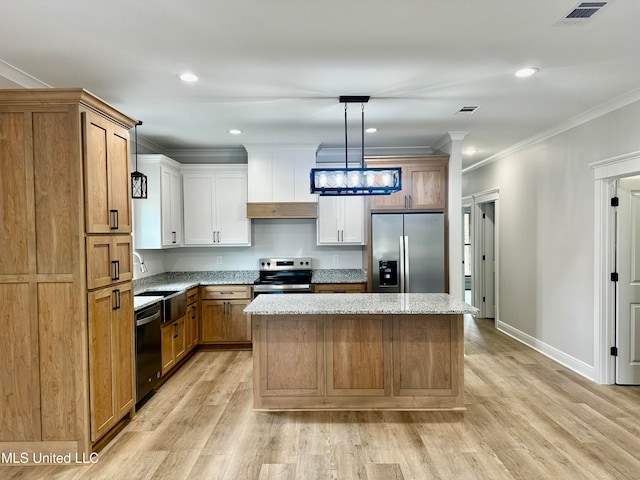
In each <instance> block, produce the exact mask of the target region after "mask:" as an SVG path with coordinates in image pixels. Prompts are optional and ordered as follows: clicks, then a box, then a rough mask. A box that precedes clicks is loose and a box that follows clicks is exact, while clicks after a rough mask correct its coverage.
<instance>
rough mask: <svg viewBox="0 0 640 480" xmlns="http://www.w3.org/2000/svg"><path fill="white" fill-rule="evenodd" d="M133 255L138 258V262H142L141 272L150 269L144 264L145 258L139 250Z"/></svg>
mask: <svg viewBox="0 0 640 480" xmlns="http://www.w3.org/2000/svg"><path fill="white" fill-rule="evenodd" d="M133 256H134V257H135V258H137V259H138V262H139V263H140V273H145V272H146V271H147V270H148V269H147V266H146V265H145V264H144V259H143V258H142V255H140V254H139V253H138V252H133ZM134 263H135V262H134Z"/></svg>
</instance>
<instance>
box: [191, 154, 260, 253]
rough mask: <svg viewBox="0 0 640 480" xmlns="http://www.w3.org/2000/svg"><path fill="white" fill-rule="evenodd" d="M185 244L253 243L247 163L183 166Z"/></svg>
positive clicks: (220, 244) (239, 244) (241, 244)
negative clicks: (248, 199)
mask: <svg viewBox="0 0 640 480" xmlns="http://www.w3.org/2000/svg"><path fill="white" fill-rule="evenodd" d="M182 187H183V192H184V194H183V205H184V245H185V246H187V245H189V246H196V245H198V246H246V245H251V221H250V220H249V219H248V218H247V210H246V204H247V167H246V166H245V165H233V166H227V165H225V166H218V165H215V166H213V165H207V166H202V165H183V167H182Z"/></svg>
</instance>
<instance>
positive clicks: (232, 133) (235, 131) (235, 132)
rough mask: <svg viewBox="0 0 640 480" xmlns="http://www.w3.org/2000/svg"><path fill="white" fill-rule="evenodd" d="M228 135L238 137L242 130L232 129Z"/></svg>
mask: <svg viewBox="0 0 640 480" xmlns="http://www.w3.org/2000/svg"><path fill="white" fill-rule="evenodd" d="M229 133H230V134H231V135H240V134H241V133H242V130H238V129H237V128H232V129H230V130H229Z"/></svg>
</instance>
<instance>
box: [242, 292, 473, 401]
mask: <svg viewBox="0 0 640 480" xmlns="http://www.w3.org/2000/svg"><path fill="white" fill-rule="evenodd" d="M244 311H245V313H250V314H251V315H252V334H253V366H254V369H253V384H254V385H253V406H254V409H256V410H276V411H286V410H463V409H464V398H463V394H464V362H463V356H464V332H463V315H464V314H476V313H477V312H478V310H477V309H476V308H475V307H472V306H470V305H468V304H466V303H464V302H462V301H460V300H456V299H455V298H453V297H451V296H450V295H447V294H428V293H424V294H423V293H405V294H393V293H389V294H387V293H364V294H356V295H354V294H324V295H322V294H306V295H260V296H258V297H257V298H256V299H255V300H254V301H253V302H252V303H251V304H250V305H248V306H247V308H246V309H245V310H244Z"/></svg>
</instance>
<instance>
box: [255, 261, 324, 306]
mask: <svg viewBox="0 0 640 480" xmlns="http://www.w3.org/2000/svg"><path fill="white" fill-rule="evenodd" d="M259 264H260V278H258V280H256V281H255V282H254V286H253V296H254V297H257V296H258V295H261V294H266V293H269V294H274V293H278V294H282V293H311V264H312V260H311V258H308V257H288V258H261V259H260V260H259Z"/></svg>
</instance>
